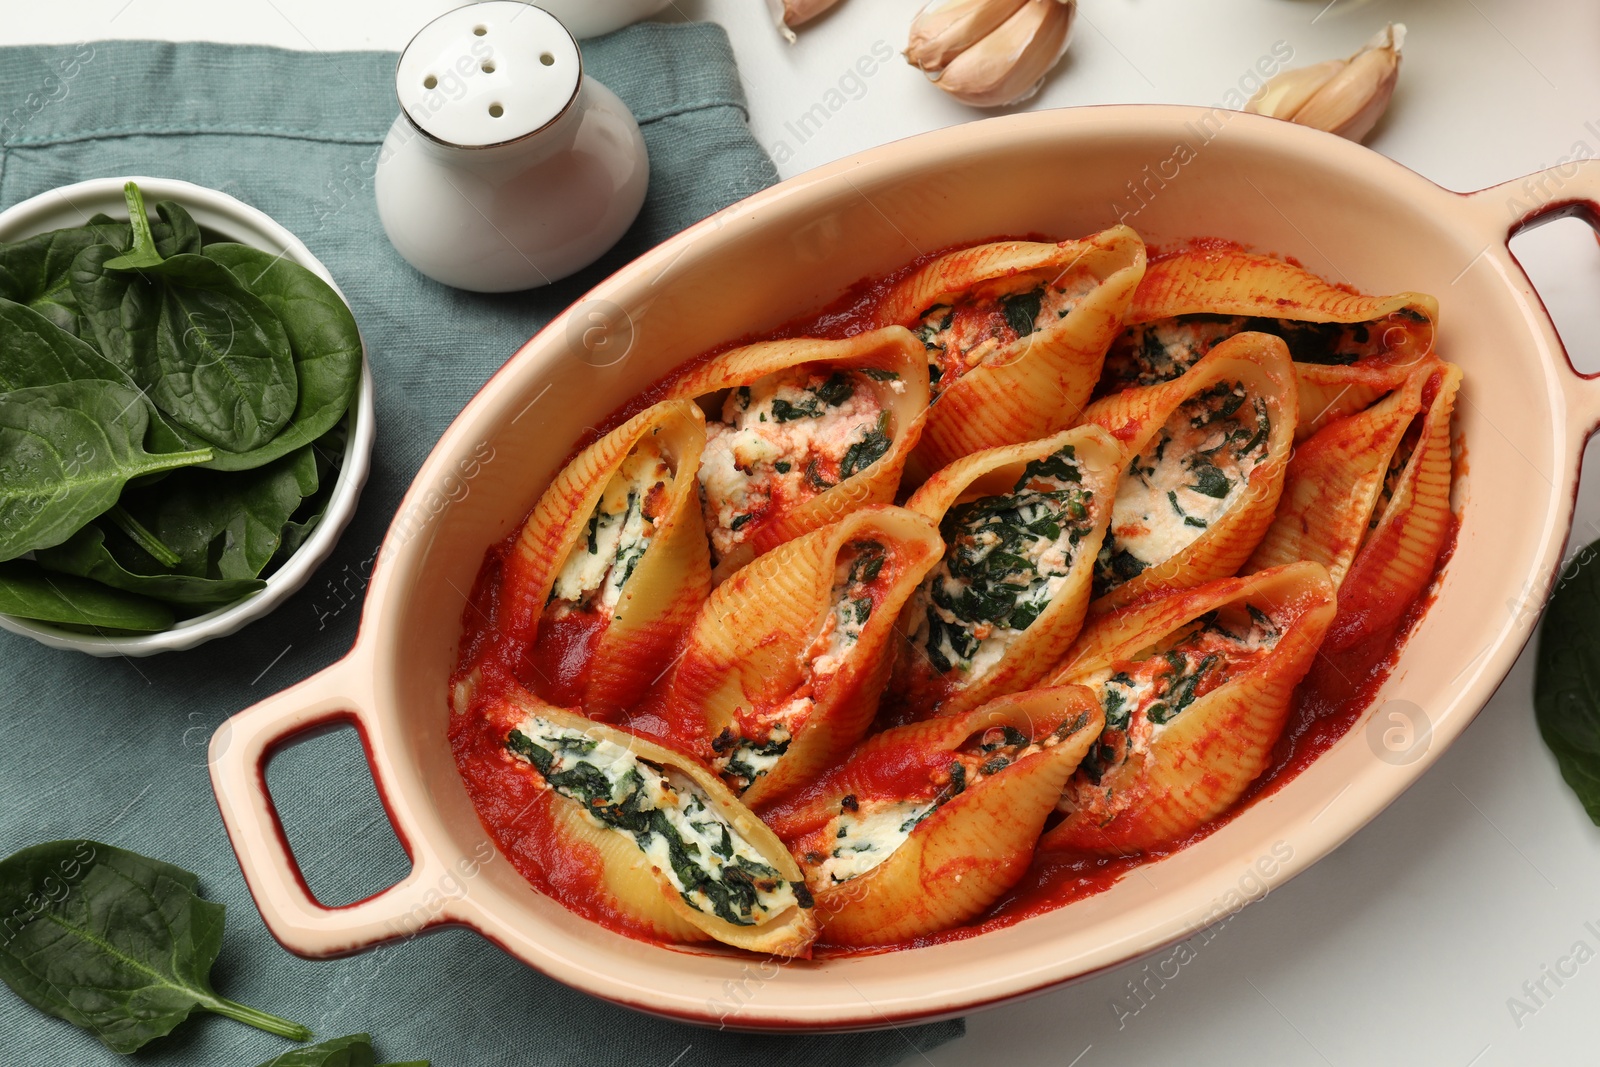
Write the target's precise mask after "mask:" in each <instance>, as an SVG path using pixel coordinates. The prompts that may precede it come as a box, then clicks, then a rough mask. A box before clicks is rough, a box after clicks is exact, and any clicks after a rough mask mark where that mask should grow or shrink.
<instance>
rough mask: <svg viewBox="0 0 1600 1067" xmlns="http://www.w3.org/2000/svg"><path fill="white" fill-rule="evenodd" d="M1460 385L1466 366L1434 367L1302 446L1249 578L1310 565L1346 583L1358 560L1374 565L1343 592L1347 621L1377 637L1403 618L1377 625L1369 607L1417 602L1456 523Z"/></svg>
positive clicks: (1426, 367)
mask: <svg viewBox="0 0 1600 1067" xmlns="http://www.w3.org/2000/svg"><path fill="white" fill-rule="evenodd" d="M1460 382H1461V371H1460V370H1459V369H1458V368H1456V367H1455V366H1453V365H1451V364H1448V363H1439V362H1437V361H1433V360H1429V361H1428V362H1426V363H1424V364H1422V365H1421V366H1419V367H1416V368H1414V369H1413V370H1412V372H1411V375H1410V377H1409V378H1407V379H1406V381H1405V383H1404V384H1403V385H1402V386H1401V387H1400V388H1399V389H1396V390H1395V391H1394V392H1393V393H1390V394H1389V395H1388V396H1386V397H1384V398H1383V399H1382V400H1380V401H1379V402H1378V403H1376V404H1374V405H1372V407H1370V408H1368V409H1367V410H1366V411H1363V412H1360V413H1358V414H1355V415H1351V416H1349V417H1347V418H1343V419H1340V420H1338V421H1337V422H1332V423H1329V424H1328V425H1327V426H1325V427H1323V428H1322V429H1321V430H1318V431H1317V432H1316V434H1314V435H1313V436H1312V437H1311V438H1310V439H1309V440H1307V441H1305V442H1303V443H1302V444H1301V445H1300V447H1299V448H1298V449H1297V450H1296V451H1295V454H1294V458H1293V459H1292V460H1290V462H1289V474H1288V479H1287V481H1286V482H1285V484H1284V490H1283V499H1282V500H1281V501H1280V502H1279V504H1278V515H1277V518H1275V519H1274V520H1273V523H1272V526H1271V527H1269V528H1268V530H1267V535H1266V536H1265V537H1264V538H1262V540H1261V544H1260V545H1258V546H1257V547H1256V550H1255V552H1254V553H1253V554H1252V555H1251V557H1250V560H1249V562H1248V563H1247V564H1246V566H1245V569H1246V571H1256V570H1263V569H1265V568H1268V567H1274V566H1280V565H1282V564H1284V563H1291V562H1293V561H1295V560H1301V559H1309V560H1315V561H1317V562H1318V563H1321V564H1322V565H1323V566H1325V567H1327V568H1328V574H1329V575H1330V576H1331V577H1332V579H1333V582H1334V584H1335V585H1340V583H1342V582H1343V581H1344V580H1345V576H1346V575H1347V574H1349V573H1350V572H1351V570H1352V567H1353V566H1354V565H1355V564H1356V561H1358V560H1362V559H1366V560H1369V561H1371V562H1369V563H1364V564H1362V565H1361V567H1360V574H1359V576H1358V578H1357V580H1356V581H1355V582H1354V583H1352V584H1351V585H1350V586H1349V588H1348V589H1346V588H1344V587H1343V586H1341V590H1340V604H1339V610H1340V614H1341V615H1346V614H1352V613H1356V612H1359V613H1361V614H1362V615H1363V616H1365V617H1367V620H1368V621H1369V622H1376V623H1377V624H1378V626H1377V628H1379V629H1381V628H1382V626H1383V625H1387V624H1389V623H1392V622H1394V621H1395V617H1397V613H1395V612H1391V613H1388V614H1387V617H1384V618H1381V619H1372V618H1371V616H1372V612H1371V611H1370V610H1368V609H1366V608H1363V607H1362V605H1363V604H1365V603H1367V602H1369V601H1371V602H1381V603H1384V604H1396V605H1405V604H1409V603H1410V602H1411V601H1412V600H1413V599H1415V597H1416V596H1417V594H1419V593H1420V592H1422V589H1423V586H1425V585H1426V584H1427V582H1428V580H1429V578H1430V577H1431V576H1432V573H1433V565H1434V560H1435V559H1436V558H1437V557H1438V555H1439V552H1440V550H1441V549H1442V548H1443V545H1444V541H1445V538H1446V536H1447V533H1448V530H1449V527H1450V522H1451V513H1450V476H1451V451H1452V443H1451V438H1450V417H1451V414H1452V413H1453V411H1454V409H1455V396H1456V390H1457V388H1458V387H1459V385H1460ZM1380 560H1381V561H1382V562H1381V563H1380V562H1378V561H1380ZM1339 629H1340V627H1339V625H1338V624H1337V623H1335V625H1334V630H1335V631H1336V632H1337V631H1338V630H1339ZM1330 640H1332V637H1331V636H1330ZM1335 644H1337V642H1335Z"/></svg>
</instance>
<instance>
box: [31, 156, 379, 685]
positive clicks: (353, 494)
mask: <svg viewBox="0 0 1600 1067" xmlns="http://www.w3.org/2000/svg"><path fill="white" fill-rule="evenodd" d="M372 439H373V417H372V385H371V376H370V373H369V371H368V367H367V362H366V352H365V347H364V345H363V343H362V340H361V334H360V331H359V330H358V329H357V328H356V323H355V319H354V317H353V316H352V315H351V313H350V309H349V306H348V303H347V302H346V300H345V299H344V296H343V294H342V293H340V292H339V290H338V288H337V286H335V285H334V282H333V279H332V277H330V276H329V274H328V272H327V270H326V268H324V267H323V266H322V264H321V263H319V262H318V261H317V260H316V258H315V257H314V256H312V255H311V253H310V251H309V250H307V248H306V246H305V245H304V244H302V243H301V242H300V241H299V240H298V239H296V238H295V236H294V235H293V234H291V233H290V232H289V231H288V230H286V229H284V228H283V227H282V226H280V225H278V224H277V223H276V222H274V221H273V220H272V219H270V218H268V217H267V216H266V215H264V214H262V213H261V212H260V211H257V210H256V209H255V208H252V207H250V206H248V205H246V204H244V203H241V202H240V201H238V200H236V199H234V198H233V197H231V196H228V195H227V194H225V193H221V192H218V191H216V190H214V189H206V188H203V187H201V186H198V185H193V184H191V183H189V182H183V181H176V180H171V179H158V178H132V179H129V178H104V179H96V180H93V181H86V182H80V183H78V184H76V185H71V186H66V187H64V188H61V189H55V190H52V191H51V192H48V193H44V194H42V195H40V196H36V197H34V198H32V199H30V200H27V201H24V202H22V203H20V204H17V205H16V206H15V207H12V208H9V209H8V210H6V211H4V212H0V626H3V627H5V628H6V629H8V630H11V631H13V632H16V633H21V634H26V635H28V636H29V637H32V638H34V639H36V640H38V641H42V642H43V643H45V644H47V645H52V646H54V647H57V648H72V649H78V650H80V651H84V652H89V653H91V654H94V655H105V656H109V655H149V654H152V653H155V652H166V651H172V650H176V649H185V648H192V647H194V646H195V645H198V644H200V643H201V642H203V641H207V640H210V639H211V638H213V637H221V636H223V635H224V634H230V633H233V632H234V631H235V630H238V629H239V628H240V627H242V626H244V625H245V624H246V623H248V622H251V621H252V620H254V619H256V618H259V617H260V616H262V615H265V614H266V613H267V612H269V611H271V610H272V609H273V608H274V607H276V606H277V605H278V604H279V603H281V602H282V601H283V600H284V599H285V598H286V597H288V596H289V595H290V594H291V593H293V592H294V591H295V590H296V589H298V588H299V587H300V586H301V585H303V584H304V583H305V581H306V579H307V578H309V577H310V575H311V572H312V571H313V570H315V569H316V567H317V566H318V565H319V564H320V563H321V562H322V561H323V560H324V559H326V558H327V556H328V553H329V552H331V551H332V549H333V545H334V542H335V541H337V540H338V537H339V535H340V533H342V532H343V530H344V527H345V525H346V524H347V523H348V522H349V520H350V516H351V515H352V514H353V512H354V511H355V505H356V499H357V497H358V496H359V495H360V492H361V487H362V485H363V483H364V482H365V481H366V476H367V467H368V460H369V457H370V454H371V451H372Z"/></svg>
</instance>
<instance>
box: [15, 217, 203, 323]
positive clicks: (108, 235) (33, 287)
mask: <svg viewBox="0 0 1600 1067" xmlns="http://www.w3.org/2000/svg"><path fill="white" fill-rule="evenodd" d="M156 211H157V212H158V213H160V214H161V216H162V218H163V220H166V219H172V220H173V221H174V222H176V223H179V226H178V227H174V226H172V225H169V224H168V223H167V222H166V221H162V222H157V223H155V224H153V225H152V226H151V234H152V236H153V238H154V240H155V244H156V248H157V249H158V250H159V251H160V252H161V254H162V255H164V256H171V255H177V254H178V253H179V252H198V251H200V229H199V227H197V226H195V224H194V220H193V219H191V218H189V215H188V212H185V211H184V210H183V208H182V207H179V206H178V205H177V204H173V203H170V202H165V203H162V204H158V205H156ZM177 230H181V232H176V231H177ZM132 242H133V235H132V231H131V230H130V229H129V227H128V224H127V223H125V222H117V221H115V220H114V219H112V218H110V217H109V216H106V215H96V216H94V217H93V218H92V219H90V220H89V221H88V222H87V223H85V224H84V225H82V226H72V227H68V228H67V229H61V230H51V231H49V232H48V233H41V234H36V235H35V236H33V237H28V238H25V239H24V240H21V241H15V242H12V243H10V244H0V297H4V298H5V299H7V300H14V301H16V302H17V303H19V304H24V305H26V306H28V307H30V308H32V309H33V310H35V311H37V312H39V313H40V314H42V315H44V316H45V318H47V319H49V320H50V321H51V322H53V323H55V325H57V326H59V327H61V328H62V329H63V330H66V331H67V332H68V333H70V334H73V335H74V336H77V337H83V336H85V334H86V333H88V332H89V331H88V327H87V325H86V324H84V323H82V322H81V320H80V318H79V315H78V302H77V300H76V299H74V297H73V295H72V284H71V270H72V261H73V260H74V259H76V258H77V256H78V253H79V252H82V251H83V250H84V249H85V248H90V247H92V246H94V245H111V246H112V247H113V248H115V249H116V250H117V251H119V252H121V251H124V250H125V249H127V248H128V247H129V246H130V245H131V244H132Z"/></svg>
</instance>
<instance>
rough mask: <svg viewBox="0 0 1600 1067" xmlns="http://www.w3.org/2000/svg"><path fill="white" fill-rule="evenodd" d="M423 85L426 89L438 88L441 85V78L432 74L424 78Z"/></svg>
mask: <svg viewBox="0 0 1600 1067" xmlns="http://www.w3.org/2000/svg"><path fill="white" fill-rule="evenodd" d="M422 87H423V88H424V89H437V88H438V87H439V79H438V78H435V77H434V76H433V75H432V74H430V75H428V76H427V77H426V78H423V79H422Z"/></svg>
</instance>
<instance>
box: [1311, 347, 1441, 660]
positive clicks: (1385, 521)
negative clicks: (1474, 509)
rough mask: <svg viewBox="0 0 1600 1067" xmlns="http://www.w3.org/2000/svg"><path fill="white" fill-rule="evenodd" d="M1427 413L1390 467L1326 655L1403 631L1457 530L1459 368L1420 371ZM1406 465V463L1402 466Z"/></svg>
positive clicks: (1343, 588)
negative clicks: (1453, 494)
mask: <svg viewBox="0 0 1600 1067" xmlns="http://www.w3.org/2000/svg"><path fill="white" fill-rule="evenodd" d="M1412 384H1413V385H1414V386H1415V387H1416V388H1417V389H1418V394H1419V396H1418V399H1419V402H1420V404H1421V406H1422V414H1421V415H1420V416H1419V417H1418V419H1417V421H1416V423H1415V424H1414V426H1413V427H1412V430H1413V431H1414V435H1415V436H1414V439H1413V435H1412V433H1408V434H1407V438H1406V440H1405V441H1404V442H1402V446H1401V449H1400V451H1399V452H1397V453H1396V455H1395V457H1394V460H1393V461H1391V463H1390V464H1389V467H1388V470H1387V477H1386V480H1385V483H1384V486H1383V491H1382V493H1381V494H1380V497H1379V500H1378V503H1377V507H1376V508H1375V509H1374V513H1373V514H1374V521H1373V523H1372V527H1371V529H1370V530H1369V531H1368V533H1367V536H1366V539H1365V540H1364V541H1363V542H1362V544H1361V548H1360V550H1359V551H1357V552H1356V555H1355V559H1354V560H1353V561H1352V562H1351V564H1350V569H1349V570H1348V571H1347V572H1346V573H1345V576H1344V582H1343V584H1341V585H1340V586H1339V614H1338V616H1337V617H1336V618H1335V619H1334V621H1333V625H1332V627H1331V628H1330V629H1329V631H1328V640H1327V649H1328V651H1330V652H1339V651H1342V650H1344V649H1346V648H1348V647H1350V646H1351V645H1353V644H1355V643H1356V642H1357V641H1360V640H1361V639H1362V638H1364V637H1368V636H1371V635H1374V634H1381V633H1383V632H1384V631H1385V630H1387V629H1389V628H1391V627H1394V626H1396V625H1398V624H1399V623H1400V621H1401V618H1402V616H1403V615H1404V614H1405V612H1406V611H1407V610H1408V609H1409V608H1410V606H1411V604H1412V602H1413V601H1414V600H1415V599H1416V598H1417V597H1418V596H1420V595H1421V594H1422V592H1423V591H1424V590H1425V589H1426V588H1427V585H1428V583H1429V581H1431V580H1432V578H1433V573H1434V568H1435V566H1436V564H1437V562H1438V559H1439V554H1440V552H1442V551H1443V550H1444V546H1445V544H1446V542H1447V541H1448V540H1449V538H1450V532H1451V529H1452V528H1453V526H1454V522H1455V519H1454V516H1453V515H1452V513H1451V511H1450V483H1451V471H1452V441H1451V436H1450V417H1451V415H1452V413H1453V412H1454V411H1455V401H1456V393H1457V392H1458V390H1459V389H1460V387H1461V369H1460V368H1459V367H1456V366H1455V365H1453V364H1450V363H1439V364H1436V365H1435V366H1434V367H1433V368H1431V369H1427V368H1424V369H1423V370H1421V371H1419V372H1418V374H1417V376H1416V378H1415V379H1414V381H1413V383H1412ZM1402 460H1403V463H1402V462H1401V461H1402Z"/></svg>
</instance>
